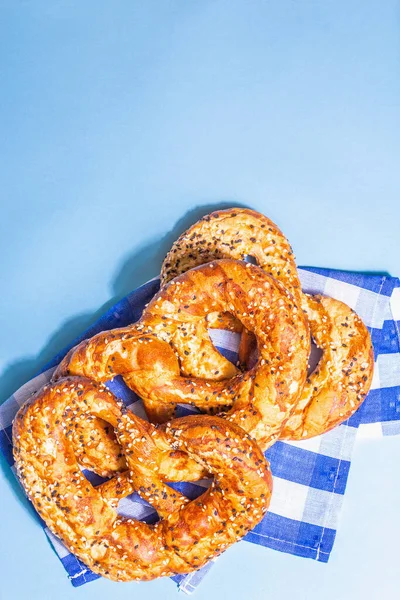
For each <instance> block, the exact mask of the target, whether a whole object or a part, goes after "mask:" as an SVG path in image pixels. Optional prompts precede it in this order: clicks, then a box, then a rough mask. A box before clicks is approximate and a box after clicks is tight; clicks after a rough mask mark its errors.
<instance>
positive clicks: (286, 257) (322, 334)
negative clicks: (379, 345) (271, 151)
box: [161, 208, 373, 439]
mask: <svg viewBox="0 0 400 600" xmlns="http://www.w3.org/2000/svg"><path fill="white" fill-rule="evenodd" d="M237 241H238V243H237ZM240 253H241V256H243V257H244V256H245V255H250V256H253V257H255V258H256V259H257V263H258V265H259V266H260V267H261V268H262V269H264V270H265V271H266V272H267V273H270V274H271V275H273V276H274V277H275V278H277V279H279V281H281V282H282V283H283V284H284V285H285V286H286V287H287V288H288V289H289V290H290V291H291V292H292V294H293V295H294V296H295V298H296V301H297V302H298V303H299V306H300V305H301V306H302V307H303V310H304V311H305V313H306V314H307V317H308V324H309V326H310V330H311V334H312V336H313V338H314V340H315V341H316V343H317V345H318V346H319V347H320V348H321V350H322V351H323V354H322V357H321V360H320V363H319V365H318V368H317V369H316V371H315V372H314V373H313V374H312V375H311V376H310V377H309V379H308V380H307V383H306V385H305V387H304V390H303V392H302V394H301V396H299V400H298V403H297V406H296V408H295V410H294V412H293V415H292V417H291V418H290V420H289V422H288V423H287V424H286V425H285V427H284V431H283V433H282V436H283V438H284V439H304V438H306V437H313V436H315V435H320V434H322V433H324V432H325V431H328V430H329V429H332V427H334V426H335V425H338V424H340V423H341V422H343V421H345V420H346V419H348V418H349V417H350V416H351V415H352V414H353V413H354V412H355V411H356V410H357V408H358V407H359V406H360V404H361V403H362V401H363V399H364V398H365V396H366V394H367V392H368V390H369V387H370V384H371V381H372V374H373V355H372V344H371V338H370V335H369V332H368V330H367V329H366V327H365V326H364V325H363V324H362V323H361V321H360V319H359V318H358V317H357V316H356V315H355V314H354V313H353V312H352V311H351V309H350V308H349V307H348V306H346V305H344V304H343V303H341V302H338V301H336V300H334V299H332V298H323V297H321V296H319V297H312V296H309V295H307V296H304V295H303V294H302V293H301V287H300V281H299V278H298V275H297V267H296V264H295V260H294V256H293V253H292V252H291V248H290V245H289V242H288V241H287V240H286V238H285V237H284V235H283V234H282V232H281V231H280V230H279V228H278V227H277V226H276V225H275V224H274V223H272V222H271V221H270V220H269V219H267V218H266V217H265V216H264V215H262V214H260V213H257V212H256V211H252V210H248V209H240V208H234V209H228V210H224V211H216V212H214V213H211V214H210V215H208V216H206V217H204V218H203V219H201V220H200V221H198V222H197V223H195V224H194V225H193V226H192V227H190V228H189V229H188V230H187V231H186V232H184V233H183V234H182V235H181V236H180V238H179V239H178V240H177V241H176V242H175V244H174V245H173V246H172V248H171V250H170V252H169V253H168V254H167V256H166V258H165V261H164V264H163V266H162V271H161V282H162V284H163V283H165V281H167V280H168V279H169V278H170V277H171V276H173V275H174V274H175V273H178V272H179V273H182V272H184V270H185V269H189V268H191V267H192V266H194V265H198V264H201V263H202V262H204V261H206V260H212V259H213V258H219V257H220V256H224V257H230V258H238V257H239V256H240ZM218 319H219V320H220V322H221V324H222V325H223V326H224V327H225V328H226V329H231V330H235V331H241V329H242V340H241V344H240V348H239V362H240V363H243V364H245V365H247V366H248V367H251V366H252V365H253V363H254V361H255V360H256V359H257V343H256V339H255V337H254V335H252V332H251V331H249V330H247V329H243V327H242V328H241V327H240V324H238V322H237V320H235V319H233V318H232V315H230V314H224V315H222V316H220V315H214V318H213V321H212V325H211V326H212V327H214V326H215V323H217V322H218ZM340 319H342V320H344V321H346V320H347V328H346V327H344V326H343V327H342V326H341V324H340ZM342 330H343V331H342ZM344 333H346V335H344ZM349 336H350V337H349ZM342 338H343V339H342ZM342 344H344V346H343V345H342ZM332 345H335V346H337V348H336V349H335V350H333V349H332ZM346 350H348V352H346ZM335 353H336V354H335ZM352 354H353V355H354V356H355V357H356V360H352V356H351V355H352ZM338 357H340V360H341V361H343V363H342V367H343V368H342V369H340V366H341V363H340V360H339V359H338ZM357 357H358V358H357ZM357 360H358V362H357ZM360 361H361V362H362V363H363V364H364V365H368V366H366V367H365V369H364V371H362V372H361V371H360V370H359V369H358V366H359V364H360ZM203 372H204V371H203ZM205 376H206V377H209V378H212V373H210V372H208V373H207V371H206V373H205ZM339 397H340V398H339Z"/></svg>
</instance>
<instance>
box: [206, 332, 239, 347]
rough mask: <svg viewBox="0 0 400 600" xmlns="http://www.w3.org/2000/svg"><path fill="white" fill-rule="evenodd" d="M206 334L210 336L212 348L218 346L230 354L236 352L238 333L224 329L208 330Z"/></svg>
mask: <svg viewBox="0 0 400 600" xmlns="http://www.w3.org/2000/svg"><path fill="white" fill-rule="evenodd" d="M208 333H209V334H210V338H211V340H212V342H213V344H214V346H219V347H220V348H225V350H231V351H232V352H237V351H238V348H239V343H240V335H241V334H240V333H236V332H235V331H226V330H224V329H209V330H208Z"/></svg>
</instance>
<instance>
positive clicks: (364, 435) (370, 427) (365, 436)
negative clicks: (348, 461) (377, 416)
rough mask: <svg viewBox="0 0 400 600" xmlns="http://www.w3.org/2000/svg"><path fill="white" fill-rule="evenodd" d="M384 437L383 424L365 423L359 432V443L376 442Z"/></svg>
mask: <svg viewBox="0 0 400 600" xmlns="http://www.w3.org/2000/svg"><path fill="white" fill-rule="evenodd" d="M382 436H383V431H382V423H365V424H362V425H360V427H359V428H358V430H357V441H366V440H368V441H369V440H376V439H379V438H381V437H382Z"/></svg>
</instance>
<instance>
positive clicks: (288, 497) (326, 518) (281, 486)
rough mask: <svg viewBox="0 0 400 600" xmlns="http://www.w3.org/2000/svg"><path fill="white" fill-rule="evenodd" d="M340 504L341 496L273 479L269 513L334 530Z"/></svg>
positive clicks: (278, 478) (284, 480) (276, 478)
mask: <svg viewBox="0 0 400 600" xmlns="http://www.w3.org/2000/svg"><path fill="white" fill-rule="evenodd" d="M341 502H342V495H341V494H334V493H332V492H327V491H325V490H319V489H317V488H311V487H309V486H307V485H303V484H301V483H294V482H293V481H287V480H286V479H281V478H280V477H274V489H273V494H272V498H271V504H270V507H269V511H270V512H271V513H274V514H276V515H278V516H281V517H286V518H287V519H294V520H295V521H304V522H306V523H311V525H318V526H319V527H328V528H330V529H335V528H336V520H337V514H338V513H339V510H340V506H341ZM328 507H330V510H329V514H327V513H328Z"/></svg>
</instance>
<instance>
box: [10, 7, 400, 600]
mask: <svg viewBox="0 0 400 600" xmlns="http://www.w3.org/2000/svg"><path fill="white" fill-rule="evenodd" d="M0 16H1V18H0V28H1V31H0V33H1V38H0V39H1V45H2V49H1V52H0V61H1V90H2V91H1V94H0V116H1V119H2V126H1V130H2V136H1V144H2V147H1V156H0V160H1V171H2V176H1V198H2V214H1V221H0V223H1V236H0V249H1V257H2V263H1V275H0V277H1V283H2V286H1V289H2V295H1V300H0V302H1V310H0V314H1V332H2V335H1V338H0V372H2V375H1V376H0V384H1V386H0V387H1V398H0V400H3V399H4V398H6V397H7V396H8V395H9V393H11V392H12V391H14V389H15V388H16V387H18V386H19V385H20V384H21V383H23V382H24V381H25V380H27V379H28V378H29V377H30V376H32V375H33V374H34V372H35V371H36V370H38V368H40V366H41V365H42V364H44V362H46V360H48V359H49V358H51V357H52V356H53V355H54V354H55V353H56V351H57V350H59V349H60V348H61V347H62V346H63V345H65V343H66V342H67V341H68V340H70V339H71V338H72V337H74V336H75V335H76V334H78V333H79V332H80V331H81V330H82V329H84V328H85V327H86V326H87V325H88V324H89V323H91V322H92V321H93V320H94V317H95V314H98V309H99V308H100V307H101V306H103V309H104V305H105V304H107V305H108V304H109V302H110V301H111V300H115V299H116V298H119V297H121V296H123V295H124V294H126V293H127V292H128V291H129V290H130V289H132V288H134V287H136V286H137V285H138V284H139V283H142V282H143V281H145V280H146V279H148V278H149V277H151V276H153V275H155V274H156V273H157V271H158V269H159V265H160V262H161V259H162V256H163V254H164V252H165V251H166V250H167V249H168V247H169V245H170V243H171V242H172V240H173V239H174V238H175V237H176V235H177V234H178V233H179V232H180V231H181V230H182V229H183V228H184V227H185V226H186V225H188V224H189V223H190V222H191V221H193V220H195V219H196V218H197V216H199V215H200V214H204V213H205V212H207V211H208V209H209V208H211V207H214V206H221V204H223V203H228V204H232V203H235V202H238V203H243V204H247V205H250V206H252V207H254V208H256V209H258V210H260V211H262V212H264V213H266V214H267V215H268V216H270V217H271V218H272V219H273V220H274V221H276V222H277V223H278V224H279V225H280V226H281V227H282V228H283V230H284V232H285V233H286V234H287V236H288V237H289V239H290V241H291V243H292V245H293V247H294V250H295V252H296V255H297V259H298V263H299V264H303V265H306V264H310V265H316V266H318V265H319V266H330V267H337V268H344V269H359V270H380V271H381V270H385V271H389V272H391V273H392V274H394V275H399V273H400V269H399V256H400V241H399V240H400V236H399V233H398V232H399V228H398V222H399V219H400V206H399V204H400V202H399V189H400V185H399V184H400V175H399V169H398V164H399V157H400V152H399V150H400V143H399V99H400V89H399V87H400V84H399V77H398V72H399V53H398V3H397V2H394V1H393V2H391V1H384V2H374V1H368V0H363V1H361V0H360V1H359V2H357V1H346V2H345V1H344V0H343V1H342V0H336V1H335V2H334V1H330V0H328V1H326V2H325V1H324V2H321V1H320V0H316V1H311V0H308V1H307V2H306V1H304V2H294V1H278V0H276V1H270V2H268V1H264V2H261V1H259V2H258V1H256V0H254V1H253V0H248V1H246V2H245V1H243V2H235V1H233V0H230V1H229V2H228V1H227V2H221V1H220V2H218V1H211V0H209V1H207V0H200V1H191V0H176V1H174V2H172V1H169V2H168V1H163V2H160V1H158V2H153V1H149V0H147V1H146V2H117V3H105V2H99V1H98V2H85V3H81V2H72V1H71V2H57V1H54V2H47V1H44V2H40V1H36V2H20V3H15V1H10V2H6V1H2V2H0ZM188 213H189V214H188ZM27 307H28V308H27ZM17 315H18V319H17V318H16V316H17ZM399 461H400V441H399V439H398V438H386V439H383V440H379V441H377V442H369V443H368V444H367V443H363V444H358V445H357V447H356V452H355V457H354V462H353V466H352V470H351V474H350V479H349V484H348V489H347V492H346V496H345V501H344V509H343V515H342V523H341V526H340V527H339V533H338V536H337V540H336V544H335V548H334V551H333V554H332V558H331V560H330V562H329V563H328V564H327V565H324V564H319V563H315V562H313V561H310V560H305V559H301V558H295V557H292V556H289V555H284V554H279V553H277V552H273V551H269V550H266V549H265V548H261V547H256V546H254V545H252V544H245V543H241V544H238V545H237V546H236V547H234V548H231V549H230V550H229V551H228V552H227V553H226V555H224V556H223V557H222V558H221V559H219V560H218V564H217V565H216V566H215V567H214V568H213V569H212V572H211V573H210V574H209V576H208V577H207V579H206V580H205V581H204V582H203V584H202V586H201V588H200V589H199V590H198V591H197V592H196V595H195V598H196V600H203V599H206V598H207V600H213V599H214V598H215V600H216V599H217V598H220V597H221V595H222V594H223V596H224V597H226V598H228V597H229V598H232V599H241V598H244V597H247V598H251V599H253V598H254V599H255V598H265V597H268V596H270V597H273V596H274V595H275V597H279V598H280V599H281V600H286V599H292V598H294V597H295V598H297V599H299V600H303V599H304V600H305V599H307V600H316V599H319V598H322V597H323V598H325V599H327V600H343V599H344V600H347V599H350V598H351V599H355V600H358V599H363V600H370V599H371V600H373V599H375V598H377V597H378V596H381V597H383V598H395V597H397V596H398V593H399V591H398V588H399V587H400V574H399V568H398V539H399V538H400V526H399V518H398V506H399V502H400V479H399V477H398V476H397V473H398V464H399ZM2 464H3V463H2ZM0 504H1V510H2V512H7V514H9V515H10V516H9V520H8V523H7V526H8V530H7V531H4V530H3V531H2V534H3V536H4V537H3V538H2V541H3V543H2V546H1V549H0V552H1V553H2V560H1V565H2V566H1V569H2V572H1V574H0V575H1V586H0V597H1V598H3V597H4V598H7V599H8V598H18V599H20V598H21V599H25V598H29V599H33V600H45V599H47V598H55V597H57V598H58V599H59V600H65V599H72V598H84V599H89V598H96V599H97V600H102V599H103V598H104V600H105V599H106V598H109V597H110V595H111V594H112V595H113V596H114V597H115V598H118V599H119V598H131V597H137V598H146V599H147V600H155V599H156V598H158V597H159V596H160V595H162V597H164V598H165V599H167V598H175V597H176V596H177V591H176V588H175V586H174V584H173V583H172V582H170V581H161V582H160V581H158V582H153V583H149V584H140V585H136V584H112V583H110V582H107V581H104V580H101V581H100V580H99V581H95V582H93V583H91V584H88V585H86V586H84V587H83V588H79V589H73V588H72V586H71V584H70V583H69V582H68V581H67V579H66V577H65V574H64V571H63V569H62V566H61V565H60V564H59V562H58V560H57V558H56V557H55V556H54V554H53V552H52V550H51V549H50V548H49V546H48V542H47V541H46V539H45V537H44V535H43V533H42V531H41V529H40V527H39V526H38V525H37V524H36V522H35V521H34V519H33V518H32V516H31V514H30V512H29V510H28V509H27V508H26V504H25V503H24V502H23V501H22V500H21V495H20V494H19V493H18V492H17V488H16V487H15V484H14V485H12V484H10V475H9V474H8V471H7V470H6V468H5V469H4V471H3V470H2V471H1V475H0ZM378 509H379V510H378ZM5 539H7V542H6V543H5V542H4V540H5ZM21 539H24V544H23V548H22V551H21ZM22 565H23V566H22ZM39 565H41V566H42V569H41V570H42V571H43V570H45V569H47V573H48V575H47V577H46V579H43V580H41V581H38V580H35V579H34V573H35V571H36V570H38V566H39Z"/></svg>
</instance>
